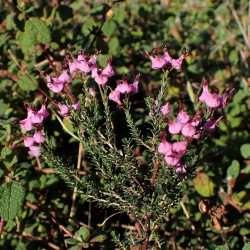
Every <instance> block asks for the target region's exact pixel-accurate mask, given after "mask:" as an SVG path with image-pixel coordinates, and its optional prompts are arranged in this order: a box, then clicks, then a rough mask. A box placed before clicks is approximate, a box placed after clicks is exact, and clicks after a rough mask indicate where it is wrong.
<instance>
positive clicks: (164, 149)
mask: <svg viewBox="0 0 250 250" xmlns="http://www.w3.org/2000/svg"><path fill="white" fill-rule="evenodd" d="M172 149H173V145H172V144H171V143H169V142H167V141H165V140H163V141H162V142H161V143H160V144H159V147H158V152H159V153H162V154H164V155H167V156H169V155H171V154H172Z"/></svg>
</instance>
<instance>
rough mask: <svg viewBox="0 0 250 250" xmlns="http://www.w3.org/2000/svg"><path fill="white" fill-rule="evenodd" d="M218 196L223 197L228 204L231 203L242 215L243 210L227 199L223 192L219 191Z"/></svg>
mask: <svg viewBox="0 0 250 250" xmlns="http://www.w3.org/2000/svg"><path fill="white" fill-rule="evenodd" d="M218 194H219V195H220V196H222V197H223V198H224V199H225V200H226V202H228V203H230V204H231V205H232V206H233V207H235V208H236V209H237V210H238V211H239V212H240V213H242V212H243V209H242V208H241V207H239V206H238V205H236V204H235V203H234V202H233V201H232V200H231V199H230V198H229V197H227V196H226V195H225V194H223V193H222V192H220V191H218Z"/></svg>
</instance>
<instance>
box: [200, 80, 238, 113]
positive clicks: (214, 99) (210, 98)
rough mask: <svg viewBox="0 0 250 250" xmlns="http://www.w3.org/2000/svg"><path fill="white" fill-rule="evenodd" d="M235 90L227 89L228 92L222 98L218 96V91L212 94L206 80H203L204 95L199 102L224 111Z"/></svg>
mask: <svg viewBox="0 0 250 250" xmlns="http://www.w3.org/2000/svg"><path fill="white" fill-rule="evenodd" d="M233 91H234V89H227V90H226V92H225V93H224V94H223V95H222V96H220V97H219V96H218V90H217V89H215V90H214V92H213V93H212V94H211V93H210V92H209V90H208V83H207V81H206V80H205V79H203V90H202V94H201V95H200V97H199V101H200V102H203V103H206V105H207V106H208V107H209V108H222V109H224V108H225V107H226V104H227V97H228V95H229V94H230V93H231V92H233Z"/></svg>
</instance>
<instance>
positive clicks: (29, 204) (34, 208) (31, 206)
mask: <svg viewBox="0 0 250 250" xmlns="http://www.w3.org/2000/svg"><path fill="white" fill-rule="evenodd" d="M26 205H27V206H28V207H30V208H32V209H33V210H35V211H39V210H42V211H44V212H45V213H46V214H47V215H48V216H49V217H50V218H51V220H52V221H53V222H54V223H55V224H56V225H57V226H58V227H59V228H60V229H61V230H62V231H64V232H65V233H66V234H67V235H68V236H69V237H70V238H74V235H73V234H72V233H71V232H70V231H69V230H68V229H67V228H66V227H65V226H63V225H62V224H61V223H60V222H59V221H58V220H57V219H56V218H55V217H54V216H53V215H52V214H51V213H50V212H49V211H47V209H45V208H41V207H40V206H38V205H35V204H32V203H30V202H28V201H26Z"/></svg>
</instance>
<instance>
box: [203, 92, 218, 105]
mask: <svg viewBox="0 0 250 250" xmlns="http://www.w3.org/2000/svg"><path fill="white" fill-rule="evenodd" d="M205 103H206V104H207V106H208V107H209V108H217V107H219V106H220V100H219V98H218V95H217V94H216V93H214V94H212V95H210V96H209V97H208V98H207V99H206V101H205Z"/></svg>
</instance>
